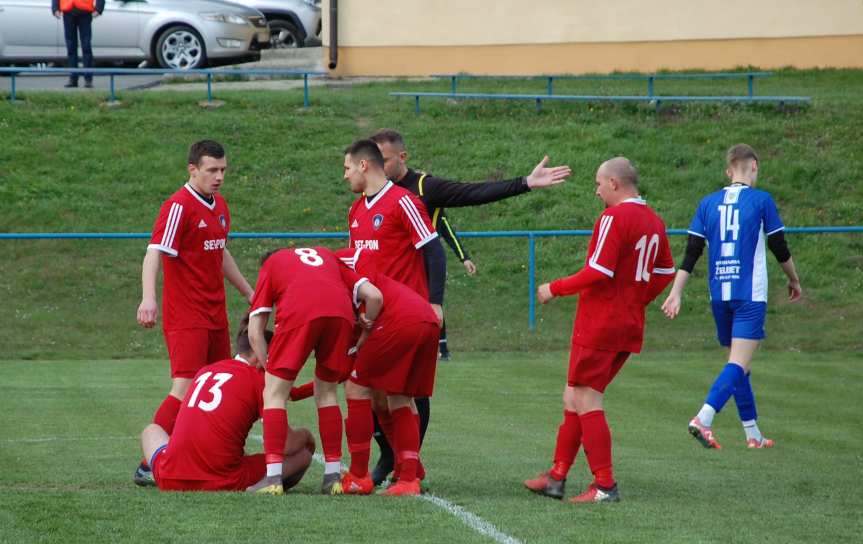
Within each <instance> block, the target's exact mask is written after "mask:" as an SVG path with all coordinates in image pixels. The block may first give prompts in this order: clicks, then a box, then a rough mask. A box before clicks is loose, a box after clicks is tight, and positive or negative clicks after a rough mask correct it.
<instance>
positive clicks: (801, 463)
mask: <svg viewBox="0 0 863 544" xmlns="http://www.w3.org/2000/svg"><path fill="white" fill-rule="evenodd" d="M566 357H567V355H566V353H563V352H553V353H532V354H513V353H496V354H491V353H466V352H462V353H459V354H458V356H457V359H456V360H454V361H452V362H449V363H441V364H440V365H439V368H438V381H437V389H436V394H435V397H434V399H433V403H432V412H433V420H432V425H431V428H430V431H429V435H428V438H427V442H426V445H425V447H424V450H423V456H424V460H425V463H426V465H427V467H428V470H429V477H428V480H427V484H428V488H429V491H430V493H431V494H433V495H434V496H436V497H440V498H441V499H444V500H445V501H448V503H447V504H451V505H456V506H457V507H458V508H460V509H461V510H460V512H463V513H464V512H467V513H469V514H473V515H474V516H476V517H478V518H479V519H480V521H484V522H485V523H487V524H488V525H487V526H486V527H488V526H493V527H494V528H495V529H496V530H497V531H498V532H497V533H496V535H497V538H498V539H499V540H498V541H506V538H511V539H513V540H509V542H515V541H520V542H525V543H526V542H579V541H587V542H659V541H661V542H765V541H766V542H791V541H798V542H814V541H820V542H846V541H854V540H855V539H857V538H859V535H860V534H861V532H863V522H861V517H860V515H859V513H860V512H861V510H863V493H861V492H860V483H861V476H863V469H861V453H860V452H861V449H863V440H861V436H860V429H861V427H860V421H861V420H860V417H859V407H858V405H859V403H858V399H859V390H858V384H859V383H860V381H861V379H863V370H862V369H863V367H861V363H863V357H861V355H860V353H859V352H858V353H854V352H846V353H841V352H834V353H830V354H821V355H803V354H787V353H786V354H782V353H772V352H764V353H761V354H759V355H758V356H757V357H756V361H755V364H754V370H753V385H754V387H755V390H756V396H757V399H758V403H759V409H760V412H761V419H760V423H761V427H762V429H763V430H764V431H765V434H767V435H768V436H770V437H771V438H774V439H776V441H777V447H776V448H775V449H773V450H765V451H749V450H747V449H746V448H745V446H744V440H743V432H742V429H741V428H740V425H739V422H738V420H737V415H736V412H735V409H734V407H733V402H732V403H731V404H730V405H729V406H728V407H727V408H726V410H725V411H724V412H723V413H721V414H720V415H719V416H717V422H716V427H715V428H716V431H717V435H718V437H719V439H720V441H721V442H722V444H723V446H724V449H723V450H722V451H713V450H705V449H703V448H701V446H699V445H698V444H697V443H696V442H695V440H693V439H692V438H691V437H690V436H689V435H688V434H687V432H686V422H687V421H688V419H689V418H690V417H691V416H692V414H693V413H694V412H695V411H696V410H697V409H698V407H699V406H700V404H701V402H702V401H703V396H704V394H705V392H706V389H707V388H708V387H709V385H710V383H711V381H712V379H713V376H714V375H715V373H716V372H717V370H718V369H719V368H720V367H721V365H722V363H723V359H722V353H721V351H720V350H719V349H717V350H716V351H715V352H713V353H709V352H700V353H698V354H697V355H689V354H687V353H682V352H676V353H672V352H669V353H664V352H663V353H657V352H650V351H648V352H647V353H646V354H645V355H644V356H639V357H636V358H633V359H632V360H631V362H629V363H628V364H627V366H626V367H625V368H624V370H623V371H622V372H621V374H620V376H619V377H618V379H617V381H616V382H615V383H614V384H612V386H611V387H610V388H609V390H608V392H607V396H606V411H607V414H608V418H609V423H610V425H611V428H612V434H613V438H614V459H615V469H616V476H617V478H618V481H619V485H620V489H621V494H622V497H623V501H622V502H621V503H619V504H616V505H589V506H582V507H575V506H573V505H570V504H568V503H565V502H564V503H561V502H557V501H553V500H550V499H544V498H540V497H536V496H533V495H532V494H530V493H529V492H527V491H526V490H525V489H523V488H522V487H521V481H522V480H523V479H524V478H526V477H531V476H533V475H535V473H537V472H538V471H540V470H543V469H546V468H547V465H548V464H549V462H550V456H551V453H552V449H553V442H554V437H555V432H556V430H557V425H558V423H559V421H560V418H561V404H560V403H561V400H560V396H561V395H560V394H561V390H562V384H563V380H564V378H565V362H566ZM308 370H309V369H308V368H306V369H305V370H304V375H308ZM0 383H2V384H3V385H2V395H0V413H2V414H3V417H2V419H0V422H2V423H0V429H2V432H0V542H15V543H23V542H57V541H62V542H121V541H149V542H168V541H171V542H181V541H200V542H204V541H206V542H240V541H242V542H284V541H287V542H322V543H331V542H381V541H391V542H494V540H493V539H492V537H489V536H487V535H483V534H481V533H480V532H478V531H477V530H476V529H474V528H472V527H471V526H470V525H469V523H466V522H465V521H463V520H462V519H461V518H460V517H458V516H457V515H454V514H453V513H451V512H449V511H447V510H446V509H445V508H442V507H440V506H439V505H436V504H433V503H431V502H430V501H428V500H418V499H414V498H404V499H388V498H383V497H377V496H372V497H334V498H333V497H324V496H320V495H318V494H316V491H317V488H318V486H319V484H320V477H321V467H320V466H319V465H317V464H315V465H313V466H312V469H311V470H310V472H309V473H308V474H307V476H306V478H305V479H304V480H303V482H301V483H300V485H299V486H298V488H297V489H295V490H294V491H292V492H291V493H290V494H288V495H286V496H284V497H258V496H247V495H243V494H232V493H216V494H162V493H159V492H156V491H154V490H150V489H140V488H137V487H135V486H134V485H133V484H132V482H131V473H132V470H133V469H134V467H135V465H136V464H137V462H138V459H139V456H140V452H139V449H138V443H137V437H136V435H137V433H138V432H139V431H140V429H141V428H143V426H144V425H145V424H146V423H147V422H148V419H149V417H150V415H151V414H152V412H153V410H154V409H155V407H156V405H157V404H158V402H159V401H160V399H161V398H162V397H163V396H164V394H165V392H166V391H167V388H168V379H167V363H166V362H165V361H159V360H114V361H104V360H96V361H51V362H33V361H26V362H24V361H5V362H2V363H0ZM289 414H290V420H291V423H292V425H294V426H308V427H311V428H312V429H313V430H314V431H315V434H316V435H317V430H316V421H315V416H314V406H313V404H312V402H311V401H304V402H301V403H297V404H292V405H290V406H289ZM252 434H253V435H260V428H256V429H254V430H253V431H252ZM247 447H248V449H249V451H260V449H261V445H260V441H259V440H255V439H254V438H252V439H250V440H249V443H248V444H247ZM345 452H347V448H345ZM375 456H376V454H375V453H373V460H374V458H375ZM588 482H589V474H588V470H587V467H586V464H585V462H584V459H583V455H582V454H579V458H578V460H577V462H576V464H575V466H574V467H573V470H572V472H571V474H570V478H569V481H568V482H567V484H568V489H567V492H568V494H569V495H572V494H574V493H576V492H579V491H581V490H582V489H583V488H584V487H585V486H586V485H587V483H588ZM472 519H473V520H474V522H476V521H477V518H472ZM855 535H856V536H855Z"/></svg>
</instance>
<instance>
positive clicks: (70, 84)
mask: <svg viewBox="0 0 863 544" xmlns="http://www.w3.org/2000/svg"><path fill="white" fill-rule="evenodd" d="M77 86H78V82H77V81H73V80H71V79H70V80H69V81H67V82H66V84H65V85H63V87H65V88H66V89H72V88H75V87H77Z"/></svg>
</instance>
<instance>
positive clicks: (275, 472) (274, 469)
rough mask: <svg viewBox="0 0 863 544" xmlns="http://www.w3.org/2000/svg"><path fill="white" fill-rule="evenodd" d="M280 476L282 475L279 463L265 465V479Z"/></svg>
mask: <svg viewBox="0 0 863 544" xmlns="http://www.w3.org/2000/svg"><path fill="white" fill-rule="evenodd" d="M281 475H282V464H281V463H267V477H270V476H281Z"/></svg>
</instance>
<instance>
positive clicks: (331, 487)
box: [321, 472, 344, 495]
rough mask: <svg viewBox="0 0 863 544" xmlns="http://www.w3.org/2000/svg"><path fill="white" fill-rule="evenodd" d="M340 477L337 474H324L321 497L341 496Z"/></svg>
mask: <svg viewBox="0 0 863 544" xmlns="http://www.w3.org/2000/svg"><path fill="white" fill-rule="evenodd" d="M343 493H344V491H343V490H342V475H341V474H339V473H338V472H333V473H332V474H324V479H323V481H322V482H321V494H322V495H342V494H343Z"/></svg>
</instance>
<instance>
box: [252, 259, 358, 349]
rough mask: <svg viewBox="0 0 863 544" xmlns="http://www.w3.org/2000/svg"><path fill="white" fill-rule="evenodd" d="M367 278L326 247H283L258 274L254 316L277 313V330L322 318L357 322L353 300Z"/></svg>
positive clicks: (287, 328)
mask: <svg viewBox="0 0 863 544" xmlns="http://www.w3.org/2000/svg"><path fill="white" fill-rule="evenodd" d="M364 281H366V280H365V279H364V278H361V277H360V276H358V275H357V274H356V273H354V272H353V271H351V270H348V269H346V268H345V267H344V266H342V264H341V262H340V261H339V259H338V258H337V257H336V256H335V255H334V254H333V253H332V252H331V251H330V250H329V249H327V248H325V247H311V248H291V249H281V250H279V251H277V252H276V253H274V254H273V255H271V256H270V257H269V258H268V259H267V260H266V262H264V265H263V266H262V267H261V271H260V273H259V274H258V282H257V284H256V285H255V297H254V299H253V300H252V306H251V315H256V314H259V313H264V312H272V311H273V310H275V312H276V319H275V321H276V333H279V332H284V331H288V330H291V329H294V328H296V327H299V326H301V325H304V324H306V323H308V322H309V321H311V320H313V319H317V318H319V317H341V318H344V319H347V320H349V321H351V322H353V321H354V309H353V305H352V301H353V302H356V298H357V292H358V290H359V288H360V286H361V285H362V283H363V282H364Z"/></svg>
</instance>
